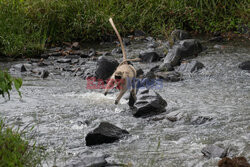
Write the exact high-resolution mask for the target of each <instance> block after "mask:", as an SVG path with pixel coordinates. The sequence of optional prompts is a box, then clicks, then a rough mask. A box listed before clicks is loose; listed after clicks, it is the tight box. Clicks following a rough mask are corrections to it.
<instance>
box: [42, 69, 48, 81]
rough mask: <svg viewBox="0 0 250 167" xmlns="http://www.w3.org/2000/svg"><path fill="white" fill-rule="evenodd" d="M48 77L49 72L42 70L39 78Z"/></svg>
mask: <svg viewBox="0 0 250 167" xmlns="http://www.w3.org/2000/svg"><path fill="white" fill-rule="evenodd" d="M48 76H49V72H48V71H47V70H43V71H42V74H41V78H43V79H45V78H47V77H48Z"/></svg>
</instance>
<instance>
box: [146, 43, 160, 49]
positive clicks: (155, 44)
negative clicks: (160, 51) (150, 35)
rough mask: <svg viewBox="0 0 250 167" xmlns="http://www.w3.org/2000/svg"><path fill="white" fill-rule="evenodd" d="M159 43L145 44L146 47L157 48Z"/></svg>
mask: <svg viewBox="0 0 250 167" xmlns="http://www.w3.org/2000/svg"><path fill="white" fill-rule="evenodd" d="M158 46H159V45H158V44H157V43H156V42H151V43H148V44H147V48H157V47H158Z"/></svg>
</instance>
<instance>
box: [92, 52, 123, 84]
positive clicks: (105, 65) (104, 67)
mask: <svg viewBox="0 0 250 167" xmlns="http://www.w3.org/2000/svg"><path fill="white" fill-rule="evenodd" d="M118 65H119V63H118V61H116V60H115V59H114V58H112V57H106V56H101V57H99V59H98V61H97V67H96V71H95V75H96V77H97V79H103V80H106V79H108V78H109V77H110V76H111V75H112V74H113V73H114V71H115V70H116V68H117V66H118Z"/></svg>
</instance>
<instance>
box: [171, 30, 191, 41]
mask: <svg viewBox="0 0 250 167" xmlns="http://www.w3.org/2000/svg"><path fill="white" fill-rule="evenodd" d="M171 38H172V39H173V41H174V42H176V41H179V40H184V39H190V38H191V35H190V34H189V33H188V32H187V31H184V30H174V31H173V32H172V33H171Z"/></svg>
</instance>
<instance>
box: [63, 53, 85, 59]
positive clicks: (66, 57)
mask: <svg viewBox="0 0 250 167" xmlns="http://www.w3.org/2000/svg"><path fill="white" fill-rule="evenodd" d="M64 58H65V59H80V58H81V57H80V56H79V55H74V54H69V55H67V56H65V57H64Z"/></svg>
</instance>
